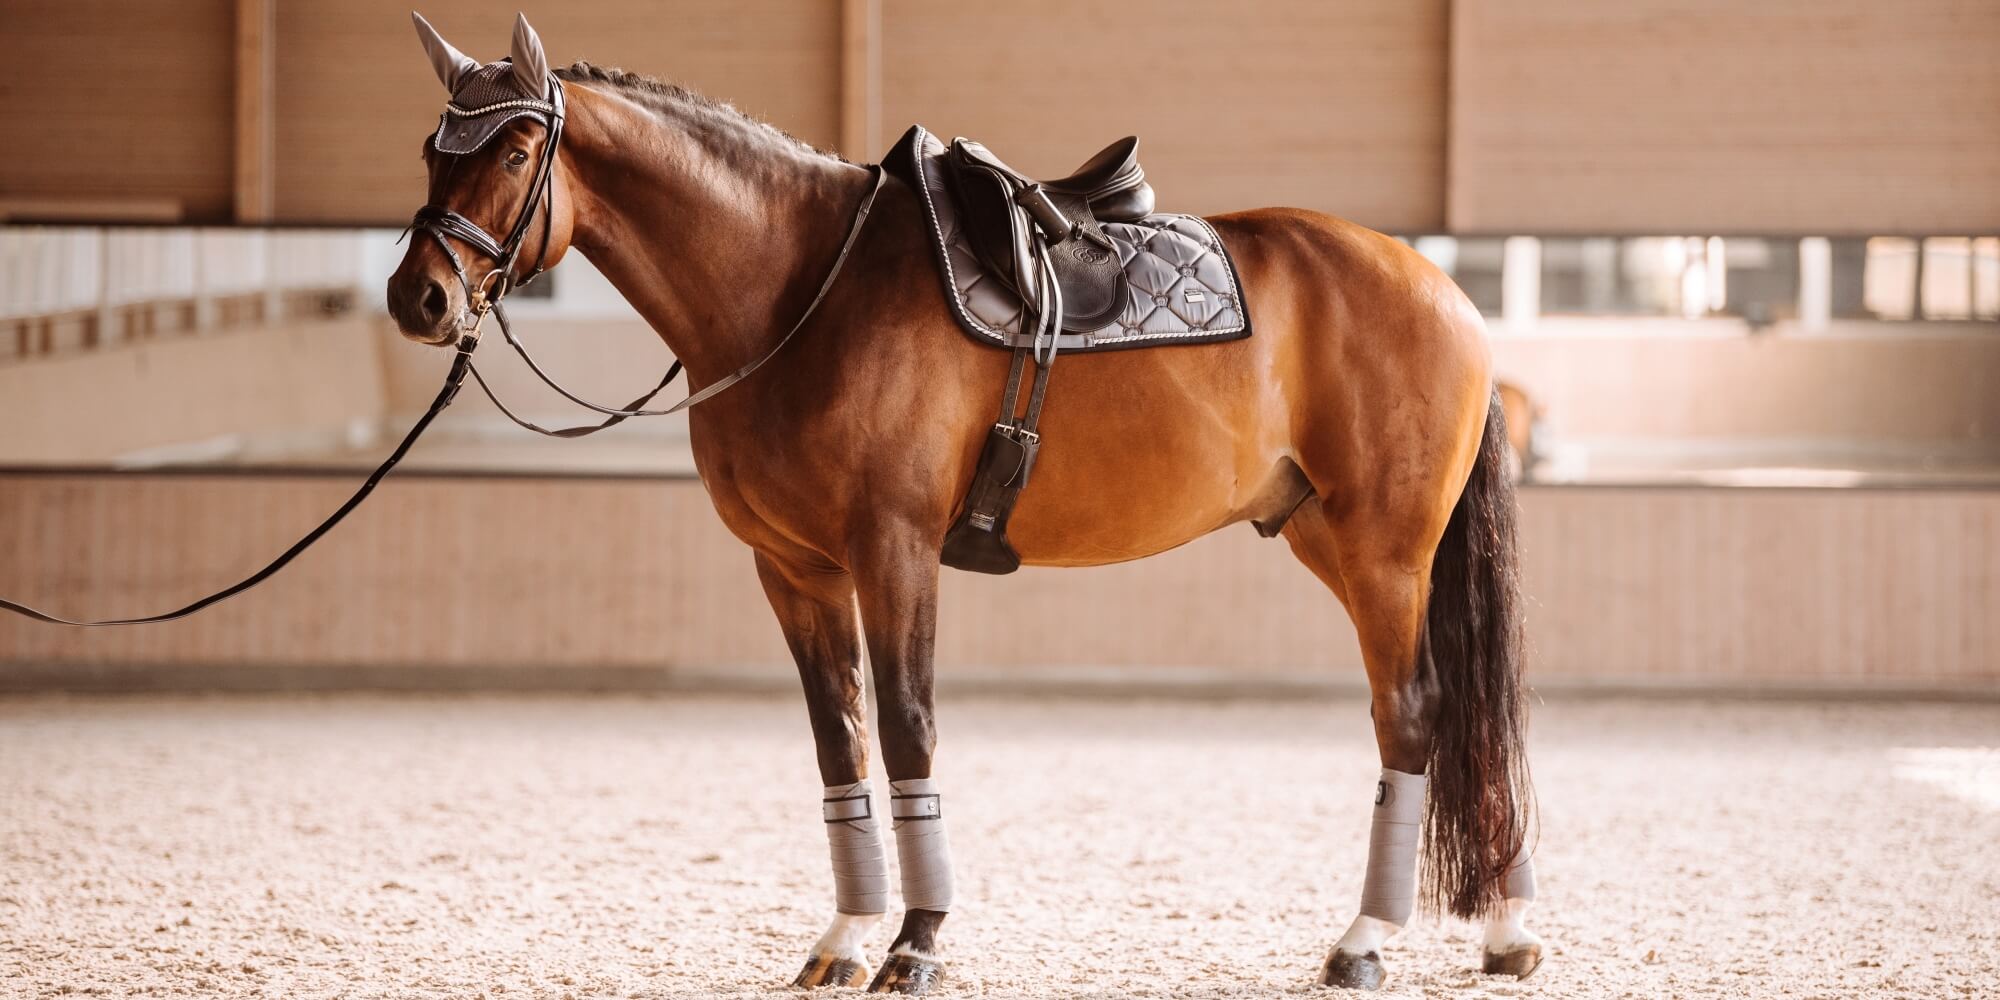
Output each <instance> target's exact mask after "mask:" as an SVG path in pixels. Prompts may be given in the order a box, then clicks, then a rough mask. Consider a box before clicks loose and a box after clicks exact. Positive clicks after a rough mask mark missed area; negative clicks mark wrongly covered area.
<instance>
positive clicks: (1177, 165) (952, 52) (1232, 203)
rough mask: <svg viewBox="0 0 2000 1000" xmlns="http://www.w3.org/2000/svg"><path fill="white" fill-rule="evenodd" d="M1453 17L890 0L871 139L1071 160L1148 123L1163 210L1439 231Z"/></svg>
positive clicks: (1046, 166)
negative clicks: (977, 142)
mask: <svg viewBox="0 0 2000 1000" xmlns="http://www.w3.org/2000/svg"><path fill="white" fill-rule="evenodd" d="M1445 22H1446V15H1445V3H1444V2H1443V0H1360V2H1348V3H1300V2H1297V0H1248V2H1243V3H1236V4H1230V5H1228V6H1227V7H1226V9H1225V8H1218V7H1217V6H1216V5H1215V4H1213V3H1209V2H1199V0H1166V2H1161V3H1153V4H1148V5H1146V6H1145V7H1144V9H1143V10H1135V9H1134V8H1133V7H1132V6H1131V5H1130V4H1118V3H1110V2H1104V0H1092V2H1088V3H1070V2H1064V0H1023V2H1018V3H1005V4H976V5H975V4H936V3H925V2H921V0H885V2H884V5H883V12H882V30H883V40H882V66H883V69H882V86H883V104H882V122H883V128H884V130H885V134H884V135H882V136H880V137H879V138H878V143H879V144H880V147H881V148H887V146H888V144H889V143H890V142H893V141H894V140H895V138H896V135H897V134H898V133H899V132H900V130H901V129H903V128H905V127H907V126H908V125H910V124H911V123H913V122H914V123H918V124H922V125H924V126H925V127H926V128H929V129H931V130H932V131H934V132H937V133H939V134H940V135H942V136H944V137H945V138H947V139H949V138H950V137H952V136H953V135H967V136H972V137H974V138H978V139H981V140H983V141H985V142H986V143H987V144H988V145H989V146H991V147H992V148H993V150H994V151H995V152H997V153H999V154H1000V155H1001V156H1002V157H1004V158H1005V159H1006V160H1007V161H1008V162H1009V163H1012V164H1013V165H1014V166H1015V167H1017V168H1019V169H1022V170H1025V171H1028V172H1030V173H1037V174H1042V175H1045V176H1061V175H1062V174H1065V173H1068V172H1069V171H1070V169H1071V168H1073V167H1075V166H1076V165H1077V164H1078V163H1080V162H1081V161H1082V160H1083V158H1084V157H1086V156H1088V155H1089V154H1091V153H1094V152H1096V151H1097V150H1098V148H1099V147H1101V146H1102V145H1104V144H1105V143H1106V142H1109V141H1110V140H1112V139H1115V138H1118V137H1119V136H1122V135H1126V134H1128V133H1137V134H1138V135H1139V137H1140V140H1141V143H1142V145H1141V147H1140V151H1141V160H1142V162H1144V163H1145V165H1146V169H1147V174H1148V176H1149V177H1150V178H1151V179H1152V180H1153V183H1154V186H1155V187H1157V188H1158V189H1159V192H1160V204H1161V207H1162V208H1165V209H1169V210H1175V211H1193V212H1205V213H1212V212H1222V211H1230V210H1234V209H1240V208H1252V207H1257V206H1262V205H1294V206H1300V207H1305V208H1314V209H1319V210H1322V211H1327V212H1333V213H1335V214H1338V215H1343V216H1346V217H1348V218H1352V219H1354V220H1356V221H1358V222H1361V223H1363V224H1366V225H1370V226H1374V227H1377V228H1381V229H1393V230H1399V231H1412V230H1434V229H1436V228H1438V227H1439V226H1440V225H1442V224H1443V221H1444V219H1443V214H1442V203H1443V184H1444V159H1443V156H1444V130H1445V104H1444V97H1445V27H1446V24H1445ZM877 155H879V152H878V153H877Z"/></svg>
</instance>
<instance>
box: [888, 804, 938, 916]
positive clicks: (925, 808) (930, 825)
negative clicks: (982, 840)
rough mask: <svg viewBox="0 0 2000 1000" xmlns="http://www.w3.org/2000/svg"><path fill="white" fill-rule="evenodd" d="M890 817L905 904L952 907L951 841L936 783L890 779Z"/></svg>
mask: <svg viewBox="0 0 2000 1000" xmlns="http://www.w3.org/2000/svg"><path fill="white" fill-rule="evenodd" d="M889 817H890V820H891V823H892V824H893V826H894V829H895V831H896V861H897V863H898V864H899V865H900V866H901V867H902V871H903V907H904V908H905V909H910V910H935V911H937V912H939V913H944V912H948V911H950V909H951V898H952V888H953V886H952V874H951V842H950V841H949V840H948V839H946V837H945V832H944V811H943V808H942V806H941V805H940V798H939V796H938V790H937V782H936V781H934V780H932V779H930V778H913V779H910V780H908V781H891V782H889Z"/></svg>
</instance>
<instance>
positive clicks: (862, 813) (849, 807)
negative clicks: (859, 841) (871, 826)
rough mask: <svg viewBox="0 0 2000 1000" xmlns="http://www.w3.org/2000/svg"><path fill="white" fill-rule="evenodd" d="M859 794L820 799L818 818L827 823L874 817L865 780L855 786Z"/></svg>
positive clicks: (871, 798)
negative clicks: (859, 790)
mask: <svg viewBox="0 0 2000 1000" xmlns="http://www.w3.org/2000/svg"><path fill="white" fill-rule="evenodd" d="M856 787H859V788H860V789H861V792H860V794H848V795H842V796H840V797H837V798H829V799H823V800H821V801H820V806H819V809H820V818H822V819H824V820H826V821H827V822H829V823H852V822H854V821H855V820H860V819H873V818H875V805H874V802H873V797H872V796H870V795H869V794H868V786H867V783H866V782H863V783H862V784H861V785H859V786H856Z"/></svg>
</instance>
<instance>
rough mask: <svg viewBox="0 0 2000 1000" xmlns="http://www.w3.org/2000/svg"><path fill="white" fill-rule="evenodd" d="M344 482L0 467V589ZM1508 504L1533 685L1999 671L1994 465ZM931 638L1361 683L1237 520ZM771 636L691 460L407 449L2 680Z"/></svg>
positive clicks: (1060, 670) (971, 649) (94, 604)
mask: <svg viewBox="0 0 2000 1000" xmlns="http://www.w3.org/2000/svg"><path fill="white" fill-rule="evenodd" d="M352 487H353V479H352V477H350V476H332V477H298V476H283V475H241V476H199V475H173V476H158V475H132V474H127V475H32V476H23V475H0V593H4V594H6V595H7V596H9V597H10V598H15V599H20V600H26V601H28V602H29V603H31V604H34V605H37V606H42V607H46V608H48V609H49V610H53V611H56V612H57V613H63V612H65V611H67V612H70V613H76V614H126V613H135V614H136V613H142V612H148V611H153V610H157V609H159V608H163V607H166V606H168V605H170V604H173V603H175V602H177V601H184V600H186V599H187V598H188V597H190V596H192V595H195V594H197V593H200V592H204V591H206V590H208V589H212V588H213V587H215V586H217V585H219V584H221V583H223V582H227V581H230V580H234V579H236V578H237V577H239V576H241V575H242V574H243V573H244V572H246V571H247V570H248V569H250V568H252V567H254V566H256V565H258V564H259V562H260V560H262V559H265V558H268V557H269V555H271V554H273V553H275V552H277V551H279V549H281V548H282V547H283V546H284V545H286V544H289V543H290V542H291V541H292V540H293V539H294V538H296V537H297V536H298V535H299V534H300V533H301V532H303V531H304V530H305V529H306V528H307V527H309V526H311V525H312V524H314V523H316V522H317V521H318V520H319V519H320V518H321V517H323V516H324V515H325V514H326V512H327V511H328V510H330V509H332V507H333V506H334V505H335V504H337V503H338V502H339V501H340V500H341V499H342V498H344V497H345V496H346V495H347V493H348V492H349V490H351V489H352ZM1522 508H1523V522H1522V531H1523V535H1522V538H1523V544H1524V554H1525V559H1524V567H1525V573H1526V584H1525V587H1526V591H1527V593H1528V596H1529V599H1530V604H1529V633H1530V640H1531V643H1532V647H1533V649H1532V654H1531V659H1530V662H1531V664H1532V666H1531V671H1532V676H1533V678H1534V679H1535V680H1536V681H1537V682H1538V683H1543V684H1548V685H1552V686H1560V685H1569V686H1575V685H1579V684H1583V685H1587V684H1593V683H1599V682H1604V681H1627V682H1629V681H1639V682H1644V683H1651V684H1659V685H1669V686H1672V685H1719V686H1725V687H1728V686H1738V687H1746V686H1747V687H1759V686H1785V685H1804V686H1826V685H1863V686H1866V685H1874V686H1889V687H1922V686H1931V685H1953V686H1958V687H1983V688H1985V689H1988V690H1994V689H2000V620H1996V618H1995V616H1994V615H1993V614H1992V611H1993V609H1994V608H1996V607H2000V492H1995V491H1973V490H1962V491H1954V490H1900V491H1863V490H1855V491H1848V490H1749V489H1722V490H1705V489H1654V490H1644V489H1619V488H1613V489H1592V488H1530V489H1528V490H1526V491H1524V493H1523V496H1522ZM1001 608H1004V609H1006V610H1005V613H1001V612H998V611H995V610H994V609H1001ZM1024 622H1028V623H1032V627H1023V623H1024ZM938 658H939V662H940V675H941V676H942V677H943V678H945V680H946V681H947V682H950V681H952V680H953V679H955V678H962V677H965V676H968V675H984V676H987V677H998V678H1001V679H1007V678H1013V679H1016V680H1024V679H1031V678H1034V677H1036V676H1048V674H1049V672H1055V673H1057V674H1060V675H1062V676H1065V677H1068V678H1072V679H1073V678H1076V677H1079V676H1086V677H1102V676H1104V675H1103V674H1100V673H1098V672H1097V671H1098V668H1105V667H1110V668H1122V670H1120V671H1119V672H1117V673H1115V674H1113V675H1112V676H1114V677H1119V678H1123V679H1125V680H1128V681H1129V680H1132V679H1140V680H1143V679H1146V678H1149V677H1151V678H1156V679H1158V678H1173V677H1176V676H1183V677H1184V676H1186V675H1187V673H1188V672H1189V671H1199V672H1202V674H1203V676H1205V677H1207V678H1209V679H1211V680H1220V681H1221V682H1222V683H1224V684H1230V683H1236V684H1242V685H1246V686H1256V685H1259V684H1262V683H1266V682H1269V681H1271V680H1273V679H1277V680H1279V681H1281V682H1289V683H1294V684H1300V683H1303V684H1329V683H1332V684H1346V685H1353V684H1357V683H1359V682H1360V679H1361V670H1360V658H1359V655H1358V653H1357V651H1356V648H1355V642H1354V634H1353V630H1352V629H1351V628H1350V627H1349V626H1348V624H1347V621H1346V617H1345V615H1344V613H1343V612H1342V611H1341V609H1340V606H1339V604H1338V603H1337V602H1336V601H1335V600H1334V599H1333V597H1332V596H1331V595H1330V594H1328V593H1327V592H1326V590H1325V589H1324V588H1323V587H1321V586H1320V585H1319V584H1318V583H1317V582H1316V581H1315V580H1314V579H1313V578H1312V577H1311V576H1310V575H1309V574H1308V573H1307V572H1306V571H1305V570H1304V569H1303V568H1302V567H1300V566H1299V565H1298V563H1297V562H1296V561H1294V560H1293V559H1292V557H1291V555H1290V553H1289V552H1288V551H1287V549H1286V546H1285V544H1284V543H1283V542H1282V541H1279V540H1267V539H1261V538H1258V537H1256V536H1255V534H1254V533H1252V532H1251V531H1250V530H1249V529H1248V528H1247V527H1237V528H1232V529H1230V530H1228V531H1224V532H1221V533H1219V534H1217V535H1213V536H1210V537H1208V538H1204V539H1201V540H1199V541H1197V542H1195V543H1193V544H1191V545H1188V546H1185V547H1183V548H1180V549H1177V550H1175V551H1173V552H1169V553H1166V554H1163V555H1160V556H1156V557H1154V558H1152V559H1148V560H1144V561H1141V562H1137V563H1128V564H1125V565H1122V566H1110V567H1101V568H1097V569H1078V570H1048V569H1030V570H1024V571H1022V572H1021V573H1019V574H1016V575H1013V576H1008V577H983V576H975V575H971V574H963V573H956V572H946V573H945V574H944V590H943V593H942V595H941V599H940V614H939V633H938ZM788 662H789V661H788V659H787V657H786V654H785V651H784V646H783V643H782V642H781V641H780V640H779V636H778V630H777V627H776V625H775V623H774V622H773V621H772V618H771V615H770V611H769V609H768V607H767V606H766V604H765V602H764V598H763V594H762V592H761V590H760V589H759V587H758V585H757V582H756V576H755V573H754V571H753V570H752V568H751V563H750V558H749V554H748V552H747V550H745V549H744V547H743V546H742V545H741V544H740V543H738V542H736V541H735V539H733V538H732V537H730V536H729V534H728V532H727V531H725V530H724V529H723V528H722V526H721V524H720V522H719V521H718V519H717V518H716V516H715V514H714V511H713V509H712V508H711V507H710V505H709V500H708V497H707V495H706V494H705V493H704V492H703V490H702V488H701V486H700V484H699V483H697V482H694V481H692V480H615V479H599V480H578V479H504V478H502V479H493V478H439V477H427V476H422V475H409V476H399V477H397V478H394V479H392V480H391V481H390V482H389V483H387V484H386V485H385V486H384V487H383V488H382V490H381V491H380V492H378V493H377V494H376V495H375V497H374V498H372V499H371V500H370V501H369V503H368V504H367V505H366V506H365V507H363V508H362V509H361V510H360V511H359V512H358V513H357V514H356V515H355V516H354V518H353V519H352V520H350V521H349V522H348V523H346V524H344V525H342V526H341V528H340V529H339V530H338V531H337V532H336V533H335V534H333V535H332V536H330V537H329V538H328V539H327V540H326V542H325V543H324V544H323V545H321V546H320V547H319V548H317V549H315V550H313V551H312V552H310V553H308V554H307V555H305V556H304V557H302V558H301V559H300V560H299V562H298V563H297V564H295V565H294V566H293V567H292V568H290V569H288V570H287V571H286V572H285V573H283V574H282V575H280V576H279V577H277V578H276V579H275V580H273V581H271V582H270V583H268V584H266V585H265V586H263V587H261V588H259V589H258V590H256V591H254V592H252V593H250V594H247V595H245V596H244V597H243V598H242V599H240V600H238V601H236V602H234V603H231V604H227V605H223V606H221V607H219V608H216V609H215V610H214V611H212V612H210V613H208V614H205V615H201V616H198V617H195V618H193V619H189V620H186V621H182V622H175V623H171V624H168V625H163V626H156V627H148V628H143V629H121V630H101V631H86V630H77V629H60V628H52V627H48V626H42V625H36V624H33V623H29V622H26V621H23V620H20V619H14V618H6V619H0V688H5V687H8V686H10V685H12V684H17V683H25V682H21V681H18V679H19V678H23V677H37V678H42V679H44V680H47V679H55V680H57V681H61V680H62V679H63V678H65V677H68V678H87V677H89V676H91V674H92V672H93V671H94V670H95V669H97V668H99V667H117V666H119V665H132V664H139V665H145V664H181V665H186V666H187V667H188V668H189V669H190V670H192V672H191V673H184V674H182V675H181V676H185V677H193V678H197V679H198V678H200V677H203V676H207V675H206V674H204V673H203V671H206V670H210V669H213V668H225V667H240V668H244V669H253V670H261V669H268V670H271V671H273V673H272V674H271V675H270V676H271V677H272V678H273V679H272V680H271V681H270V682H269V683H270V684H272V685H276V686H283V685H284V684H285V683H286V680H285V678H287V677H289V676H294V675H297V672H300V671H308V670H317V671H319V676H321V677H327V676H332V677H334V678H335V679H338V678H339V677H340V676H341V674H340V671H341V670H355V671H356V672H355V673H353V674H352V675H350V676H354V677H364V676H372V677H374V678H377V681H378V682H384V681H383V679H384V678H385V677H386V682H388V683H395V678H394V677H393V676H391V675H385V674H384V673H382V672H381V671H382V670H384V669H388V668H435V669H436V670H443V671H446V672H449V671H453V670H459V669H463V670H470V671H489V672H490V671H494V670H496V669H502V668H520V669H531V670H536V671H541V672H542V673H541V676H543V677H544V678H547V677H550V676H554V675H560V674H561V673H563V672H565V671H576V672H581V674H582V676H587V677H591V678H593V680H592V681H590V682H589V683H600V682H608V683H618V681H616V680H615V679H613V680H609V681H605V680H604V678H605V676H606V675H604V674H602V673H593V671H599V670H601V669H602V668H622V669H625V670H628V671H629V670H633V669H637V670H641V671H651V672H655V674H657V672H661V671H665V672H667V673H673V672H675V671H690V672H698V673H702V674H705V675H708V676H713V675H715V674H718V673H720V674H722V675H725V676H728V675H736V676H742V675H745V674H748V675H750V676H752V677H761V678H763V679H765V680H770V679H774V678H775V679H778V680H779V682H780V683H783V682H784V681H783V678H784V677H785V676H786V675H787V674H788V673H789V668H788V667H786V666H785V664H787V663H788ZM359 668H377V671H376V672H375V673H373V674H367V673H364V672H362V671H361V670H360V669H359ZM288 671H289V672H291V673H288ZM543 682H544V683H560V680H559V679H558V680H554V681H548V680H544V681H543ZM640 682H641V683H643V682H645V679H644V678H641V680H640Z"/></svg>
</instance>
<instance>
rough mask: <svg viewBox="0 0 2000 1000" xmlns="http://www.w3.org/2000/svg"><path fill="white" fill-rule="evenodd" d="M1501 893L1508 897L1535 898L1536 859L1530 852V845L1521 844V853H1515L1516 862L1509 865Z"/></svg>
mask: <svg viewBox="0 0 2000 1000" xmlns="http://www.w3.org/2000/svg"><path fill="white" fill-rule="evenodd" d="M1500 890H1501V891H1500V895H1501V896H1502V897H1503V898H1506V899H1533V898H1535V859H1534V856H1533V855H1531V854H1529V853H1528V845H1527V844H1525V843H1524V844H1522V845H1521V853H1520V854H1518V855H1515V857H1514V863H1513V864H1511V865H1509V866H1507V879H1506V881H1505V882H1504V883H1502V884H1501V887H1500Z"/></svg>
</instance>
